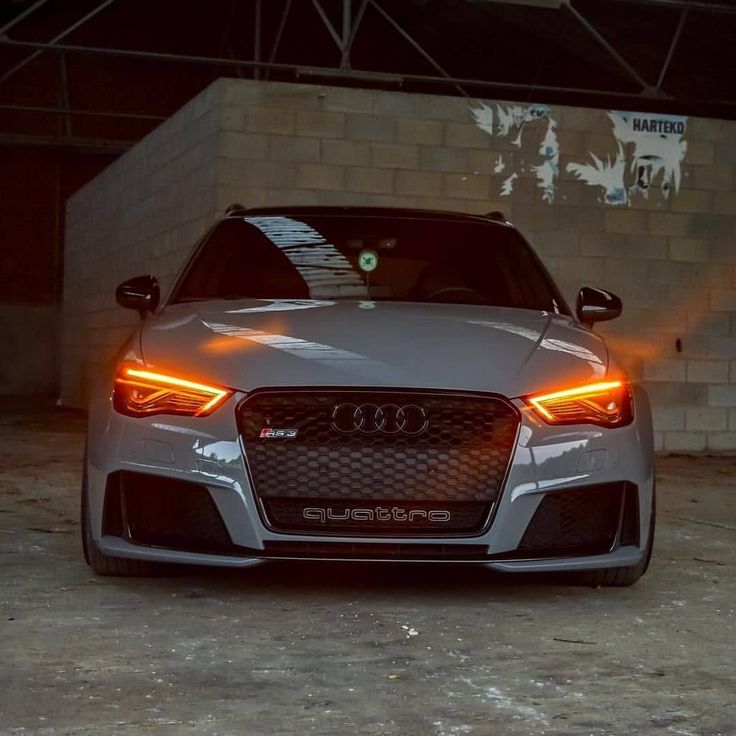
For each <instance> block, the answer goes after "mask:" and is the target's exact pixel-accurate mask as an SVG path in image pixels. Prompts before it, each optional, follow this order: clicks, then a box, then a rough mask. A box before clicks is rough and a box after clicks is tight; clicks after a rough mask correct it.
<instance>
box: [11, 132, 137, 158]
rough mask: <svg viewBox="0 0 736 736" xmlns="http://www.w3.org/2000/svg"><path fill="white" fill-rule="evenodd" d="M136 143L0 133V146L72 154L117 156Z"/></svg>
mask: <svg viewBox="0 0 736 736" xmlns="http://www.w3.org/2000/svg"><path fill="white" fill-rule="evenodd" d="M137 142H138V141H110V140H98V139H96V138H50V137H44V136H29V135H7V134H5V133H0V146H10V147H13V148H46V149H49V150H56V151H73V152H74V153H101V154H105V155H112V156H117V155H119V154H121V153H125V152H126V151H128V150H130V149H131V148H132V147H133V146H134V145H135V144H136V143H137Z"/></svg>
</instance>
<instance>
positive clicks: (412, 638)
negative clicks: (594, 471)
mask: <svg viewBox="0 0 736 736" xmlns="http://www.w3.org/2000/svg"><path fill="white" fill-rule="evenodd" d="M0 408H2V407H0ZM82 444H83V421H82V418H81V417H80V416H78V415H74V414H71V413H68V412H61V411H54V410H48V409H47V410H39V409H36V410H31V411H29V410H28V409H27V408H25V409H24V410H23V411H21V409H20V405H19V404H16V405H15V406H13V405H12V404H8V403H7V402H6V404H5V406H4V412H3V413H0V512H1V513H0V554H2V557H1V558H0V559H1V562H2V565H1V567H0V576H1V578H2V584H1V586H0V733H2V734H33V735H38V736H41V735H42V734H44V735H45V734H101V735H103V736H104V734H116V735H117V734H135V735H136V736H139V735H143V734H156V735H158V734H162V735H163V734H166V735H168V734H198V735H199V734H202V735H214V734H221V735H235V734H237V735H240V734H248V735H260V734H268V735H269V736H273V735H276V734H284V735H286V734H301V733H315V734H326V735H332V734H335V735H337V734H339V735H340V736H343V735H346V734H368V735H372V736H378V735H388V734H390V735H391V736H394V735H396V736H415V735H416V736H445V735H450V734H470V735H471V736H472V735H476V736H522V735H523V736H527V735H529V734H559V735H562V734H575V735H578V734H584V735H586V736H587V735H588V734H596V735H597V734H611V735H614V734H615V735H616V736H618V735H622V734H626V735H627V736H629V735H630V734H662V736H669V735H670V734H681V735H684V736H716V734H722V735H724V736H725V735H726V734H728V735H731V734H736V704H735V703H734V701H736V673H735V672H734V666H735V664H734V653H735V650H736V627H735V626H734V623H735V617H734V609H735V608H736V575H735V574H734V572H735V570H736V552H735V550H736V547H735V543H736V460H735V459H723V458H722V459H718V458H698V459H695V458H688V457H672V458H663V459H661V461H660V462H659V499H660V517H659V519H660V523H659V527H658V529H657V541H656V547H655V556H654V560H653V563H652V567H651V568H650V572H649V573H648V575H647V576H646V577H645V578H643V579H642V580H641V581H640V582H639V584H638V585H636V586H634V587H633V588H628V589H598V590H594V589H589V588H578V587H573V586H571V585H569V584H568V583H567V582H561V581H559V580H550V579H540V578H529V577H525V578H519V577H504V576H498V575H494V574H491V573H489V572H488V571H485V570H483V569H480V568H458V567H442V568H438V567H432V568H430V567H426V566H404V567H402V566H395V565H385V566H380V565H345V566H342V565H337V564H330V565H328V564H325V563H315V564H286V563H279V564H276V563H273V564H270V565H264V566H262V567H260V568H258V569H256V570H250V571H242V572H227V571H226V572H222V571H216V570H200V569H195V570H192V571H191V573H190V574H186V575H180V576H176V577H171V578H160V579H112V578H98V577H95V576H94V575H93V574H92V573H91V572H90V570H89V569H87V568H86V567H85V565H84V562H83V561H82V557H81V551H80V542H79V529H78V525H77V506H78V487H79V479H80V462H81V454H82Z"/></svg>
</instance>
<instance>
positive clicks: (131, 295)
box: [115, 276, 161, 317]
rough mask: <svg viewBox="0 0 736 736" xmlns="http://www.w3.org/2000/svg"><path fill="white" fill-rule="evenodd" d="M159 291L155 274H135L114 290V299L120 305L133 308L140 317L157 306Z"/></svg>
mask: <svg viewBox="0 0 736 736" xmlns="http://www.w3.org/2000/svg"><path fill="white" fill-rule="evenodd" d="M160 298H161V292H160V290H159V288H158V281H157V280H156V277H155V276H136V277H135V278H134V279H128V280H127V281H124V282H123V283H122V284H120V286H118V288H117V289H116V290H115V299H116V301H117V303H118V304H119V305H120V306H121V307H125V308H126V309H135V310H136V311H137V312H138V313H139V314H140V315H141V317H145V315H146V312H153V310H154V309H156V307H157V306H158V302H159V299H160Z"/></svg>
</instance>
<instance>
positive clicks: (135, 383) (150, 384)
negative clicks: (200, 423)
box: [113, 365, 232, 417]
mask: <svg viewBox="0 0 736 736" xmlns="http://www.w3.org/2000/svg"><path fill="white" fill-rule="evenodd" d="M231 395H232V391H229V390H228V389H224V388H217V387H215V386H208V385H207V384H204V383H196V382H194V381H188V380H186V379H184V378H177V377H175V376H170V375H166V374H163V373H156V372H154V371H149V370H146V369H144V368H140V367H138V366H126V365H124V366H121V368H120V369H119V370H118V374H117V376H116V377H115V390H114V393H113V405H114V406H115V409H116V410H117V411H119V412H120V413H121V414H127V415H129V416H134V417H145V416H151V415H152V414H182V415H184V416H190V417H202V416H205V415H207V414H211V413H212V412H213V411H214V410H215V409H216V408H217V407H218V406H219V405H220V404H222V402H223V401H225V399H227V398H228V397H229V396H231Z"/></svg>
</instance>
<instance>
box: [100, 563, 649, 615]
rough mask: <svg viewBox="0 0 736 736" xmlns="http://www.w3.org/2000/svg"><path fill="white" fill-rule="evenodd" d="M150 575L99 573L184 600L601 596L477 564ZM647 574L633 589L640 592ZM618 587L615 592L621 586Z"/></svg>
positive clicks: (561, 580)
mask: <svg viewBox="0 0 736 736" xmlns="http://www.w3.org/2000/svg"><path fill="white" fill-rule="evenodd" d="M168 572H169V571H168V570H167V571H165V572H164V574H162V575H161V576H159V577H156V578H125V579H121V578H98V580H99V581H104V583H105V584H106V585H111V584H112V585H116V586H120V587H121V588H125V589H127V590H130V589H135V590H137V591H140V592H144V591H145V595H146V596H148V595H149V594H150V593H149V590H157V591H160V592H161V593H162V594H164V595H166V596H182V597H186V598H208V597H212V598H223V597H224V598H232V597H241V596H243V597H244V596H247V597H248V598H251V599H252V598H254V597H255V598H258V597H269V598H283V599H290V600H311V601H318V600H321V601H323V602H327V601H330V600H333V601H336V602H337V601H346V600H355V599H359V598H384V597H391V598H393V599H396V600H397V601H398V600H403V601H404V602H409V601H411V600H417V599H421V600H423V601H426V602H432V601H434V602H435V603H442V602H447V603H450V602H451V603H452V604H453V605H462V603H463V602H467V603H472V604H476V603H477V602H478V600H479V597H480V598H485V599H486V600H489V601H490V600H493V601H503V600H506V601H514V600H515V601H517V602H523V601H525V600H529V601H531V600H537V601H538V600H540V599H545V598H549V599H556V598H560V597H561V596H563V595H564V596H565V597H566V598H568V599H575V598H579V599H586V598H588V597H590V595H591V593H600V589H597V590H596V589H594V588H593V587H591V586H589V585H583V584H580V582H579V581H577V580H576V579H575V577H574V575H571V574H562V573H549V574H539V573H513V574H505V573H499V572H496V571H493V570H489V569H487V568H484V567H482V566H480V565H461V564H441V565H438V564H427V563H392V562H382V563H370V562H298V561H281V560H279V561H268V562H264V563H263V564H261V565H259V566H257V567H253V568H249V569H239V570H232V569H229V570H228V569H218V568H202V567H178V568H174V569H171V571H170V572H171V574H170V575H169V574H166V573H168ZM646 580H647V578H644V580H642V581H641V582H640V583H639V584H638V586H634V588H632V589H631V590H635V589H636V588H640V589H643V588H644V586H646ZM619 590H621V589H619Z"/></svg>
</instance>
